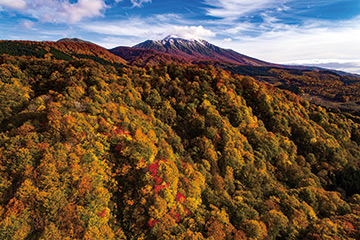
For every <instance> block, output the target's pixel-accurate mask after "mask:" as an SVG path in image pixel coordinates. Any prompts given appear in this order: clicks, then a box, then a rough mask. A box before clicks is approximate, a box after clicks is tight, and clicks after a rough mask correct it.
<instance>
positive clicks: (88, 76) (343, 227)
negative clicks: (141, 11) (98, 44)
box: [0, 55, 360, 240]
mask: <svg viewBox="0 0 360 240" xmlns="http://www.w3.org/2000/svg"><path fill="white" fill-rule="evenodd" d="M0 131H1V132H0V239H6V240H7V239H9V240H10V239H11V240H13V239H26V240H30V239H31V240H32V239H44V240H45V239H46V240H47V239H216V240H220V239H360V195H359V194H360V170H359V167H360V166H359V162H360V119H359V118H358V117H354V116H352V115H350V114H344V113H334V112H331V111H327V110H326V109H324V108H322V107H319V106H316V105H314V104H311V103H309V102H308V101H305V100H302V99H301V98H299V97H298V96H296V95H295V94H293V93H291V92H289V91H285V90H279V89H277V88H274V87H273V86H270V85H267V84H265V83H261V82H258V81H255V80H254V79H253V78H251V77H249V76H241V75H232V74H230V72H228V71H224V70H221V69H216V68H214V67H212V66H205V65H189V64H187V65H185V64H181V63H166V62H163V63H161V64H158V65H154V66H148V67H136V66H120V65H111V64H104V65H102V64H101V63H100V62H95V61H93V60H91V59H72V60H70V59H69V60H66V59H64V60H57V59H51V58H48V59H46V58H43V57H41V56H40V57H39V58H36V57H29V56H27V57H26V56H9V55H2V56H0Z"/></svg>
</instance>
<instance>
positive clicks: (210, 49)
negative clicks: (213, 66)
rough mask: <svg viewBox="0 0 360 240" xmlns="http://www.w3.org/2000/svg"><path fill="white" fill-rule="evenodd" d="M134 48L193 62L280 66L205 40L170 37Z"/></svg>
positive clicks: (150, 41) (146, 42)
mask: <svg viewBox="0 0 360 240" xmlns="http://www.w3.org/2000/svg"><path fill="white" fill-rule="evenodd" d="M134 48H142V49H153V50H156V51H158V52H162V53H167V54H170V55H173V56H177V57H181V58H188V59H191V60H192V61H201V60H215V61H224V62H229V63H236V64H242V65H248V66H279V65H276V64H272V63H268V62H264V61H261V60H258V59H255V58H251V57H248V56H245V55H243V54H240V53H237V52H235V51H233V50H230V49H223V48H220V47H218V46H215V45H213V44H211V43H209V42H207V41H205V40H186V39H181V38H177V37H173V36H168V37H166V38H164V39H163V40H160V41H158V40H147V41H145V42H143V43H139V44H137V45H135V46H134Z"/></svg>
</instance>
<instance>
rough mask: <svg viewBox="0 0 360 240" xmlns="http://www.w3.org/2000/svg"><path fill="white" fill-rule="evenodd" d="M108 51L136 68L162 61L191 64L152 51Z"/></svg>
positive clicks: (141, 49)
mask: <svg viewBox="0 0 360 240" xmlns="http://www.w3.org/2000/svg"><path fill="white" fill-rule="evenodd" d="M109 51H110V52H111V53H113V54H115V55H117V56H119V57H121V58H123V59H125V60H126V61H128V63H129V64H134V65H138V66H146V65H156V64H159V63H161V62H163V61H166V62H178V63H190V62H191V60H189V59H187V58H184V57H179V56H173V55H170V54H166V53H161V52H158V51H155V50H153V49H143V48H133V47H116V48H113V49H109Z"/></svg>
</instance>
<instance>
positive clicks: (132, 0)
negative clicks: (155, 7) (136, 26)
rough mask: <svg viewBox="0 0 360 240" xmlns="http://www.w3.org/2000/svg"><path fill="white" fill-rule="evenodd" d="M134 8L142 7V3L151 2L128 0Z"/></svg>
mask: <svg viewBox="0 0 360 240" xmlns="http://www.w3.org/2000/svg"><path fill="white" fill-rule="evenodd" d="M130 1H131V3H132V5H133V6H134V7H142V5H143V3H151V0H130Z"/></svg>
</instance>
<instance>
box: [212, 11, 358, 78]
mask: <svg viewBox="0 0 360 240" xmlns="http://www.w3.org/2000/svg"><path fill="white" fill-rule="evenodd" d="M359 26H360V17H358V18H354V19H352V20H348V21H341V22H333V21H332V22H331V21H312V22H309V23H304V24H302V25H286V24H284V23H280V22H277V21H265V22H264V23H262V24H260V25H254V26H253V29H258V32H257V34H256V35H255V34H254V35H252V36H249V35H247V34H245V33H244V32H243V31H242V30H241V27H240V28H239V29H238V30H239V31H233V30H231V31H227V33H228V35H229V37H231V38H232V39H233V41H232V42H226V43H224V41H222V40H220V39H219V40H218V41H217V42H216V41H215V43H216V44H219V45H222V46H224V47H227V48H229V47H230V48H232V49H234V50H236V51H238V52H240V53H243V54H246V55H249V56H251V57H255V58H259V59H262V60H266V61H269V62H274V63H284V64H289V63H293V64H300V63H303V64H309V65H314V66H320V67H330V66H333V67H337V68H336V69H340V70H344V71H350V72H357V73H360V66H359V64H358V63H359V61H358V59H357V57H358V56H360V45H359V42H360V27H359ZM231 29H236V26H235V27H232V28H231ZM225 31H226V30H225ZM230 33H231V34H230ZM313 59H318V61H317V62H316V61H313ZM329 59H330V60H331V62H329ZM349 59H355V60H352V61H349Z"/></svg>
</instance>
